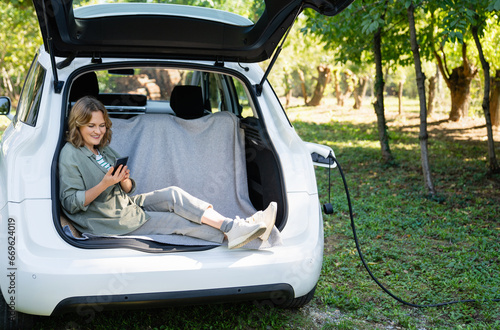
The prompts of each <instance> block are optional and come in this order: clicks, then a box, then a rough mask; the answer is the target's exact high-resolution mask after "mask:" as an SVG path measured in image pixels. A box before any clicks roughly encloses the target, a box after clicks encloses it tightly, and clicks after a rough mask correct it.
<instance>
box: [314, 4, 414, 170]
mask: <svg viewBox="0 0 500 330" xmlns="http://www.w3.org/2000/svg"><path fill="white" fill-rule="evenodd" d="M403 9H404V7H403V6H402V4H401V3H400V1H395V0H383V1H377V0H362V1H355V2H353V3H352V4H351V5H350V6H349V8H347V9H346V10H344V11H343V12H342V13H340V14H339V15H337V16H334V17H324V16H320V15H318V14H316V13H315V12H312V11H306V15H307V17H308V20H307V23H306V25H307V26H306V31H307V32H309V33H312V34H315V35H317V36H318V37H320V38H321V40H322V41H323V42H324V43H325V47H326V48H327V49H335V51H336V55H337V56H336V58H337V60H338V61H340V62H341V63H343V64H346V63H348V62H351V63H354V64H355V65H361V64H363V63H364V61H366V60H368V61H369V62H371V63H374V64H375V82H374V85H375V95H376V101H375V102H374V104H373V106H374V110H375V113H376V116H377V129H378V132H379V141H380V146H381V151H382V160H383V162H384V163H386V164H391V163H392V162H393V161H394V157H393V155H392V153H391V150H390V147H389V136H388V133H387V123H386V119H385V108H384V85H385V81H384V74H383V67H384V65H398V64H407V63H408V61H409V60H408V58H407V57H405V56H402V55H403V54H405V52H406V53H407V51H405V47H406V48H408V47H407V45H408V40H407V39H406V37H405V34H404V30H405V29H407V27H405V26H403V25H402V20H403V18H404V16H403V13H404V11H403ZM360 27H361V33H360ZM402 31H403V32H402ZM382 39H384V42H382Z"/></svg>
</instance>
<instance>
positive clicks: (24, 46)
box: [0, 0, 42, 105]
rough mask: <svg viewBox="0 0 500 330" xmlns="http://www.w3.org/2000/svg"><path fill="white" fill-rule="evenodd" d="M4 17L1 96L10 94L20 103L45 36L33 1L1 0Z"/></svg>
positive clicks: (1, 23)
mask: <svg viewBox="0 0 500 330" xmlns="http://www.w3.org/2000/svg"><path fill="white" fill-rule="evenodd" d="M0 16H1V17H2V19H1V20H0V63H1V68H0V70H1V76H2V80H1V81H0V95H6V96H9V97H10V98H11V99H12V101H13V104H14V105H16V104H17V99H18V97H19V94H20V93H21V89H22V85H23V82H24V78H25V77H26V74H27V72H28V69H29V65H30V63H31V61H32V59H33V56H34V54H35V53H36V49H37V48H38V47H39V46H40V45H41V44H42V38H41V34H40V32H39V27H38V21H37V19H36V14H35V10H34V7H33V5H32V4H31V2H30V1H27V0H26V1H23V0H17V1H1V2H0Z"/></svg>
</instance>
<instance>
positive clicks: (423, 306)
mask: <svg viewBox="0 0 500 330" xmlns="http://www.w3.org/2000/svg"><path fill="white" fill-rule="evenodd" d="M328 158H331V159H332V160H333V163H334V164H335V163H336V164H337V168H338V169H339V172H340V176H341V177H342V181H343V182H344V189H345V193H346V197H347V204H348V205H349V216H350V217H351V228H352V234H353V236H354V242H355V243H356V250H358V254H359V258H360V259H361V262H362V263H363V266H365V269H366V271H367V272H368V274H370V277H371V278H372V279H373V280H374V281H375V283H377V285H378V286H379V287H380V288H381V289H382V290H384V292H385V293H387V294H388V295H389V296H391V297H392V298H394V299H396V300H397V301H399V302H400V303H402V304H404V305H408V306H412V307H419V308H426V307H439V306H446V305H452V304H458V303H469V302H478V300H476V299H466V300H456V301H449V302H443V303H438V304H428V305H420V304H414V303H410V302H407V301H405V300H403V299H401V298H399V297H397V296H396V295H394V294H393V293H392V292H391V291H389V290H388V289H387V288H386V287H385V286H383V285H382V283H380V282H379V280H378V279H377V278H376V277H375V275H373V273H372V272H371V270H370V267H368V264H367V263H366V261H365V258H364V256H363V253H362V252H361V247H360V246H359V241H358V235H357V234H356V226H355V225H354V216H353V212H352V205H351V197H350V195H349V188H348V187H347V181H346V179H345V176H344V172H343V171H342V167H341V166H340V164H339V162H338V161H337V159H336V158H335V156H334V155H333V153H332V152H330V155H329V156H328ZM329 172H331V166H330V168H329ZM328 184H330V176H328ZM328 194H330V187H328ZM328 199H330V196H328ZM328 204H329V205H330V207H332V206H331V204H330V203H328ZM325 205H326V204H325ZM325 205H323V208H324V209H325ZM332 210H333V208H332ZM482 301H494V302H500V299H484V300H482Z"/></svg>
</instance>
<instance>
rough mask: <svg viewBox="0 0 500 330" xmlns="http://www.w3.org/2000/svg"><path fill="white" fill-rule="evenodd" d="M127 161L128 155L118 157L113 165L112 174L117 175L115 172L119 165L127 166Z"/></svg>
mask: <svg viewBox="0 0 500 330" xmlns="http://www.w3.org/2000/svg"><path fill="white" fill-rule="evenodd" d="M127 162H128V157H122V158H118V159H117V160H116V163H115V165H114V166H113V173H111V175H115V172H116V170H117V169H118V166H120V165H123V166H125V165H127Z"/></svg>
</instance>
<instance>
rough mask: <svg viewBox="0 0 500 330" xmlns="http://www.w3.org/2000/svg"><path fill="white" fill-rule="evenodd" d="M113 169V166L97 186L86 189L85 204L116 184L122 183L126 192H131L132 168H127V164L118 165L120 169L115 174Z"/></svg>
mask: <svg viewBox="0 0 500 330" xmlns="http://www.w3.org/2000/svg"><path fill="white" fill-rule="evenodd" d="M113 170H114V168H113V167H111V168H110V169H109V170H108V172H107V173H106V175H105V176H104V178H102V180H101V182H100V183H99V184H98V185H97V186H95V187H93V188H90V189H89V190H87V191H85V203H84V205H85V206H87V205H89V204H90V203H92V202H93V201H94V200H95V199H96V198H97V196H99V195H100V194H101V193H102V192H103V191H104V190H106V189H107V188H108V187H111V186H112V185H114V184H117V183H120V186H121V187H122V189H123V191H124V192H125V193H129V192H130V191H131V190H132V180H130V170H129V169H128V168H127V166H126V165H125V166H123V165H120V166H118V169H117V170H116V172H115V174H114V175H113Z"/></svg>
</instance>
